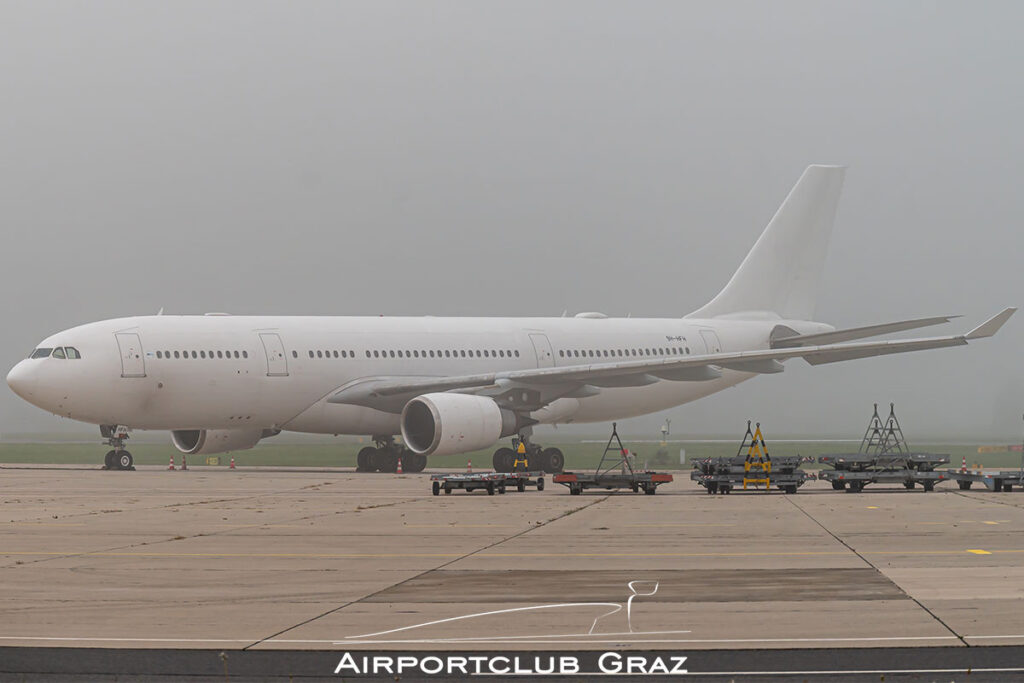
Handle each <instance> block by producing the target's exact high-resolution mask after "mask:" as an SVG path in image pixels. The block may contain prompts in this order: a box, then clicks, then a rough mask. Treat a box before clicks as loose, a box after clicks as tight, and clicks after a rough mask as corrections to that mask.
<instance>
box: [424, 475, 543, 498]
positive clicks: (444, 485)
mask: <svg viewBox="0 0 1024 683" xmlns="http://www.w3.org/2000/svg"><path fill="white" fill-rule="evenodd" d="M430 481H431V484H430V488H431V491H432V492H433V494H434V495H435V496H437V495H440V493H441V491H442V490H443V491H444V492H445V494H446V495H449V494H451V492H452V491H453V490H455V489H463V490H465V491H475V490H476V489H486V491H487V495H489V496H493V495H494V494H495V493H499V494H502V493H505V491H506V490H508V489H512V490H515V491H525V490H526V487H527V486H535V487H536V488H537V490H538V491H543V490H544V473H543V472H464V473H456V474H433V475H431V476H430Z"/></svg>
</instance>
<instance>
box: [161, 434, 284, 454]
mask: <svg viewBox="0 0 1024 683" xmlns="http://www.w3.org/2000/svg"><path fill="white" fill-rule="evenodd" d="M277 433H278V430H272V429H176V430H174V431H173V432H171V441H172V442H173V443H174V447H175V448H177V449H178V450H179V451H181V452H182V453H185V454H186V455H212V454H213V453H227V452H228V451H244V450H246V449H248V448H252V447H253V446H255V445H256V444H257V443H258V442H259V440H260V439H262V438H264V437H267V436H273V435H275V434H277Z"/></svg>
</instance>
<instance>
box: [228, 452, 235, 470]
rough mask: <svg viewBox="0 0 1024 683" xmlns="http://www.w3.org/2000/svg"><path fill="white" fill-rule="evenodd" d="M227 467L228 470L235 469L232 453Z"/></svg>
mask: <svg viewBox="0 0 1024 683" xmlns="http://www.w3.org/2000/svg"><path fill="white" fill-rule="evenodd" d="M228 469H229V470H233V469H235V456H233V455H232V456H231V464H230V465H228Z"/></svg>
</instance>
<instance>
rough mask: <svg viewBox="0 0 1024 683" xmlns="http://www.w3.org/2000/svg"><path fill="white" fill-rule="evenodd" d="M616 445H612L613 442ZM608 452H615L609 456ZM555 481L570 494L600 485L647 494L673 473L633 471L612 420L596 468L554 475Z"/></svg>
mask: <svg viewBox="0 0 1024 683" xmlns="http://www.w3.org/2000/svg"><path fill="white" fill-rule="evenodd" d="M613 442H614V443H615V444H616V445H615V446H613V445H612V443H613ZM609 453H614V455H612V456H611V457H609ZM552 481H554V482H555V483H556V484H562V485H563V486H565V487H566V488H568V489H569V493H570V494H571V495H573V496H578V495H580V494H581V493H583V490H584V489H593V488H602V489H607V490H609V491H610V490H612V489H626V488H628V489H631V490H632V491H633V493H638V492H639V491H640V490H643V492H644V493H645V494H647V495H649V496H653V495H654V494H655V493H656V492H657V490H658V486H660V485H661V484H666V483H668V482H670V481H672V475H671V474H668V473H667V472H650V471H647V470H636V469H634V467H633V456H632V454H630V452H629V451H628V450H627V449H626V447H625V446H623V445H622V440H621V439H620V438H619V432H618V429H617V427H616V424H615V423H614V422H613V423H612V435H611V437H610V438H609V439H608V445H607V446H605V449H604V453H603V454H602V455H601V461H600V462H599V463H598V464H597V469H596V470H594V472H593V473H591V472H563V473H561V474H556V475H555V476H554V478H553V479H552Z"/></svg>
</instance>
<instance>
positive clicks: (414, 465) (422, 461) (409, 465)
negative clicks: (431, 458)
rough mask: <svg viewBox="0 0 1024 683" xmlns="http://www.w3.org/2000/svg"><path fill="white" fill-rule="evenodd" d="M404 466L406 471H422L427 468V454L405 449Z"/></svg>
mask: <svg viewBox="0 0 1024 683" xmlns="http://www.w3.org/2000/svg"><path fill="white" fill-rule="evenodd" d="M402 466H403V469H404V470H405V471H406V472H422V471H423V470H425V469H427V456H425V455H420V454H418V453H413V452H411V451H405V453H404V454H403V455H402Z"/></svg>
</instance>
